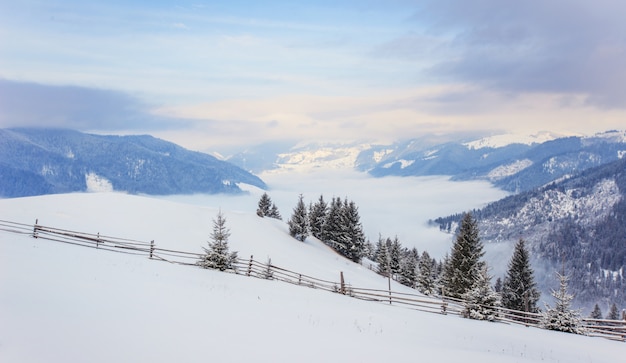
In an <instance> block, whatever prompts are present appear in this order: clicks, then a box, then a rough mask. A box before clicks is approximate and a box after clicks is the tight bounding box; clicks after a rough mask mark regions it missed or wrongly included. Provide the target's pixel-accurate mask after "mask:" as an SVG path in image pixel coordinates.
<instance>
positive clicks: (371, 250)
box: [363, 239, 376, 261]
mask: <svg viewBox="0 0 626 363" xmlns="http://www.w3.org/2000/svg"><path fill="white" fill-rule="evenodd" d="M375 254H376V247H375V246H374V244H373V243H372V241H370V240H369V239H368V240H367V241H365V247H364V248H363V257H366V258H368V259H370V260H371V261H375V257H374V256H375Z"/></svg>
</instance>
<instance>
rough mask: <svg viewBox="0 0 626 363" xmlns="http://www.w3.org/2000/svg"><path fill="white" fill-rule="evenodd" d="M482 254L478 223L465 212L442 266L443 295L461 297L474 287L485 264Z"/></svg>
mask: <svg viewBox="0 0 626 363" xmlns="http://www.w3.org/2000/svg"><path fill="white" fill-rule="evenodd" d="M484 254H485V252H484V251H483V244H482V242H481V241H480V237H479V236H478V224H477V222H476V220H475V219H474V218H473V217H472V215H471V214H469V213H465V214H464V215H463V218H462V220H461V225H460V227H459V233H458V234H457V237H456V240H455V242H454V245H453V246H452V251H451V254H450V258H449V260H448V262H447V263H446V265H445V266H444V270H445V272H444V275H445V279H444V280H442V289H443V290H444V291H443V292H444V294H445V295H447V296H451V297H455V298H462V297H463V295H464V294H465V293H466V292H468V291H470V290H471V289H472V288H474V286H475V284H476V282H477V281H478V280H479V279H480V275H481V273H482V272H481V271H482V269H483V267H484V266H485V262H484V261H482V257H483V255H484Z"/></svg>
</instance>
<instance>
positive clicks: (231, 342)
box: [0, 193, 623, 363]
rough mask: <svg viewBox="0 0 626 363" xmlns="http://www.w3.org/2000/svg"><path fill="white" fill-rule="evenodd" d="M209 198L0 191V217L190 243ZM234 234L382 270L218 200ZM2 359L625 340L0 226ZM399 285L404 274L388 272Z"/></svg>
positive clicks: (328, 358)
mask: <svg viewBox="0 0 626 363" xmlns="http://www.w3.org/2000/svg"><path fill="white" fill-rule="evenodd" d="M217 212H218V209H217V208H213V207H200V206H193V205H188V204H182V203H175V202H171V201H164V200H158V199H150V198H144V197H138V196H129V195H124V194H110V193H109V194H71V195H54V196H45V197H34V198H21V199H6V200H0V219H5V220H15V221H19V222H24V223H32V222H34V220H33V219H34V218H39V223H40V224H44V225H51V226H55V227H59V228H67V229H72V230H81V231H85V232H100V233H102V234H107V235H113V236H119V237H126V238H132V239H140V240H150V239H155V240H156V243H157V245H159V246H160V247H163V248H166V247H172V248H177V249H183V250H191V251H199V250H200V248H201V246H203V245H205V243H206V240H207V239H208V235H209V233H210V230H211V219H212V218H214V217H215V215H216V213H217ZM223 212H224V214H225V216H226V220H227V226H228V227H229V228H230V229H231V232H232V235H231V238H230V239H229V241H230V244H231V248H232V249H234V250H238V251H239V252H240V254H241V255H242V256H246V255H249V254H254V255H255V258H256V259H258V260H262V259H263V257H265V256H270V257H271V258H272V262H273V263H274V264H276V265H279V266H284V267H287V268H292V269H295V270H297V271H302V272H303V273H310V274H312V275H313V276H317V277H321V278H328V279H332V280H336V279H337V277H338V271H344V274H345V275H346V279H347V280H348V282H349V283H351V284H353V285H358V286H363V287H373V288H377V287H378V288H380V287H381V286H384V285H385V284H386V280H384V279H383V278H381V277H380V276H378V275H376V274H374V273H372V272H371V271H369V270H367V269H365V268H363V267H361V266H360V265H356V264H353V263H351V262H348V261H346V260H344V259H342V258H339V257H338V256H337V255H336V254H334V253H333V252H332V251H330V250H329V249H328V248H326V247H325V246H324V245H322V244H320V243H318V242H317V241H315V240H312V239H309V240H307V242H306V243H300V242H297V241H295V240H293V239H291V238H290V237H288V236H287V231H286V227H285V225H284V224H283V223H282V222H280V221H275V220H269V219H261V218H258V217H257V216H256V215H254V214H252V213H243V212H236V211H231V210H223ZM0 266H2V273H1V274H0V326H2V329H0V361H2V362H25V363H28V362H44V361H45V362H61V361H63V362H84V361H89V362H138V361H150V362H172V361H178V362H206V361H219V362H241V361H259V362H294V361H298V362H321V361H324V362H352V361H357V362H373V361H415V360H424V361H443V362H458V361H470V362H498V363H500V362H538V361H545V362H572V363H576V362H589V361H593V362H600V363H602V362H614V361H615V359H616V357H619V356H621V355H622V354H623V343H616V342H611V341H608V340H604V339H598V338H587V337H582V336H575V335H570V334H563V333H555V332H550V331H544V330H539V329H533V328H525V327H521V326H510V325H505V324H497V323H486V322H478V321H471V320H466V319H461V318H458V317H454V316H442V315H437V314H430V313H423V312H417V311H413V310H410V309H404V308H401V307H393V306H388V305H387V304H379V303H373V302H366V301H360V300H356V299H352V298H349V297H347V296H343V295H338V294H332V293H328V292H323V291H318V290H314V289H309V288H305V287H298V286H293V285H289V284H285V283H280V282H277V281H266V280H259V279H254V278H247V277H244V276H241V275H233V274H228V273H221V272H217V271H210V270H202V269H199V268H195V267H186V266H178V265H171V264H168V263H165V262H158V261H153V260H149V259H147V258H145V257H142V256H132V255H125V254H116V253H111V252H104V251H98V250H92V249H86V248H82V247H75V246H70V245H64V244H58V243H53V242H50V241H45V240H41V239H32V238H30V237H28V236H25V235H24V236H20V235H15V234H7V233H4V232H1V233H0ZM393 288H394V289H400V288H401V287H400V286H397V285H394V287H393Z"/></svg>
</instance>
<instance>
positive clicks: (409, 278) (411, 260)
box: [400, 248, 419, 288]
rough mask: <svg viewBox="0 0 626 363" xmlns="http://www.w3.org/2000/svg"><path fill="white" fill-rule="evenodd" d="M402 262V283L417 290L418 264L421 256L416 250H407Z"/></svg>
mask: <svg viewBox="0 0 626 363" xmlns="http://www.w3.org/2000/svg"><path fill="white" fill-rule="evenodd" d="M403 255H404V256H403V258H402V261H401V262H400V283H401V284H403V285H406V286H409V287H412V288H415V286H416V283H417V264H418V261H419V254H418V252H417V249H416V248H413V249H411V250H406V251H405V253H404V254H403Z"/></svg>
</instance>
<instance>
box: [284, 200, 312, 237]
mask: <svg viewBox="0 0 626 363" xmlns="http://www.w3.org/2000/svg"><path fill="white" fill-rule="evenodd" d="M287 224H289V234H290V235H291V236H292V237H294V238H295V239H297V240H298V241H301V242H302V241H304V240H305V239H306V238H307V237H308V236H309V219H308V217H307V211H306V206H305V205H304V197H303V196H302V194H300V197H299V198H298V204H296V207H295V208H294V209H293V214H292V215H291V218H290V219H289V221H288V222H287Z"/></svg>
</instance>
